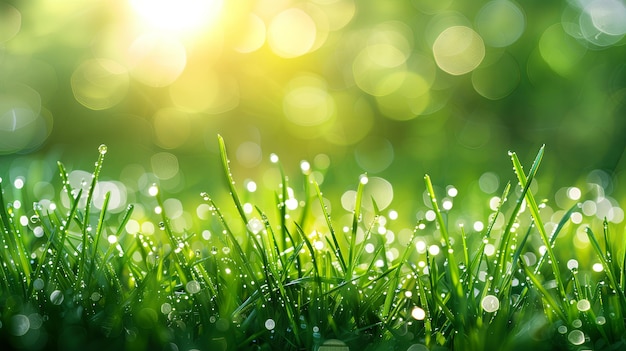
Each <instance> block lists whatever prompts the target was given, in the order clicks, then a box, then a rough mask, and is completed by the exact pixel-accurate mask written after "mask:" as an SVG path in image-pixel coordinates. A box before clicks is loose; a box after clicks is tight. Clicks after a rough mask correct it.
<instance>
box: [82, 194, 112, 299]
mask: <svg viewBox="0 0 626 351" xmlns="http://www.w3.org/2000/svg"><path fill="white" fill-rule="evenodd" d="M110 199H111V192H109V191H107V192H106V193H105V194H104V201H103V203H102V211H101V212H100V218H99V219H98V226H97V227H96V235H95V239H94V244H93V248H92V257H91V264H90V265H89V271H88V272H87V275H86V277H84V278H83V279H84V281H85V286H86V287H90V286H91V279H92V276H91V273H92V272H93V269H94V267H95V266H96V261H97V260H98V259H99V256H100V255H99V250H98V244H99V243H100V237H101V236H102V230H103V229H104V218H105V216H106V212H107V208H108V207H109V201H110ZM83 250H84V251H86V250H87V248H86V247H84V248H83ZM83 264H86V261H84V260H83ZM83 279H78V280H77V282H78V281H83Z"/></svg>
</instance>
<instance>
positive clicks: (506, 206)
mask: <svg viewBox="0 0 626 351" xmlns="http://www.w3.org/2000/svg"><path fill="white" fill-rule="evenodd" d="M219 145H220V151H221V159H222V162H223V165H222V168H223V170H224V176H225V179H226V184H227V185H226V188H227V190H228V191H229V192H230V195H231V198H232V200H233V202H234V211H232V212H228V213H225V211H223V210H222V209H220V207H219V206H218V204H216V203H215V202H214V201H213V200H212V198H211V197H210V196H209V195H208V194H206V193H202V194H201V197H202V199H203V201H205V202H206V204H208V205H209V206H210V208H211V211H212V214H213V216H212V219H213V220H212V221H211V223H210V224H207V225H210V226H211V228H212V229H213V230H214V231H216V230H215V228H219V230H217V232H218V233H219V234H218V235H213V237H212V238H211V239H210V240H205V239H203V238H199V237H198V235H196V234H195V232H194V231H192V230H190V231H187V232H183V233H178V232H175V231H174V230H173V229H172V226H171V225H170V221H169V219H168V214H167V213H165V211H163V208H164V206H163V200H162V196H163V194H161V193H159V191H158V190H159V189H158V187H156V186H154V187H152V188H151V189H150V194H151V195H153V196H154V198H155V200H156V203H157V208H158V209H160V211H157V212H160V218H158V219H155V223H157V225H158V228H159V229H160V230H159V231H158V232H157V233H155V234H153V235H142V234H141V233H132V234H131V233H129V232H127V230H126V224H127V222H128V220H129V219H130V218H131V216H132V212H133V206H132V205H129V206H128V208H127V210H126V211H125V212H123V213H122V214H121V215H112V214H111V213H108V211H107V208H108V203H109V196H110V195H109V194H107V195H105V196H104V202H103V204H102V206H99V207H100V208H102V210H99V211H96V208H95V206H94V204H93V202H94V195H93V194H94V189H95V186H96V184H97V182H98V177H99V173H100V169H101V167H102V164H103V160H104V156H105V154H106V147H104V146H102V147H101V148H100V150H99V151H100V155H99V158H98V161H97V162H96V168H95V170H94V172H93V178H92V179H91V182H90V184H88V185H89V186H85V187H84V188H85V189H88V190H86V192H87V194H86V196H85V194H83V190H80V189H78V190H77V189H73V188H72V187H71V186H70V182H69V181H68V176H67V171H66V169H65V167H64V166H63V165H62V164H61V163H59V171H60V175H61V182H63V187H64V191H65V192H66V193H67V196H68V198H69V200H70V201H69V204H70V205H69V206H68V208H66V209H65V208H64V209H61V208H56V207H53V208H50V207H49V206H48V207H46V208H44V206H42V205H40V204H39V203H37V202H35V203H34V204H33V208H32V210H31V209H28V211H30V212H28V211H27V210H26V209H25V207H26V206H15V203H16V202H15V200H16V199H17V200H20V203H22V204H25V203H26V200H27V199H23V198H21V195H20V192H19V191H15V192H14V198H9V194H6V193H4V192H2V191H0V203H1V204H2V208H0V230H1V231H2V233H0V240H1V242H0V244H1V245H2V246H3V248H2V249H1V250H0V262H1V263H2V266H1V267H0V275H1V276H0V340H1V342H2V345H4V346H5V347H9V348H14V349H24V350H39V349H49V348H58V349H63V350H79V349H80V350H83V349H126V350H145V349H166V350H192V349H198V350H239V349H250V350H274V349H279V348H280V349H286V350H318V349H319V350H331V349H332V350H339V349H341V350H345V349H346V348H345V347H349V349H351V350H409V351H424V350H445V349H456V350H488V349H495V350H504V349H508V350H514V349H522V348H527V347H534V348H537V349H545V350H552V349H563V350H587V349H594V350H600V349H607V350H612V349H614V350H617V349H623V348H624V347H626V342H625V341H624V340H626V338H625V337H626V325H625V323H624V316H625V314H626V297H625V296H624V285H625V284H626V279H625V274H626V271H625V270H624V268H625V266H626V263H625V260H626V256H625V254H624V248H623V247H621V246H616V245H615V243H616V240H614V239H612V237H611V236H612V235H613V234H612V232H611V231H610V227H609V225H608V223H607V222H606V221H605V222H604V223H600V229H599V230H598V229H593V230H592V228H591V227H589V228H587V232H586V233H587V236H588V239H589V243H590V250H589V252H588V254H590V255H594V256H593V259H592V260H591V261H596V262H598V264H601V265H602V268H603V269H602V272H594V271H592V270H591V268H590V267H578V265H577V264H576V265H572V264H570V263H569V262H568V259H570V258H571V255H572V253H571V252H569V251H570V250H568V249H567V248H566V249H565V250H559V247H558V246H557V245H555V243H556V239H557V237H559V236H568V235H569V236H571V234H572V233H571V232H572V231H574V229H573V226H572V225H570V224H569V219H570V217H571V215H572V214H573V213H574V212H576V211H578V208H579V207H578V206H573V207H572V208H571V209H570V210H569V211H564V215H563V217H562V219H561V220H560V222H558V224H557V225H555V226H551V227H550V228H551V230H550V232H548V230H547V229H546V228H547V226H546V225H544V222H543V219H542V216H541V215H540V209H541V206H542V205H541V203H538V201H537V199H535V197H534V195H533V193H532V192H531V191H530V185H531V183H532V182H533V179H534V178H535V175H536V173H537V170H538V167H539V164H540V162H541V159H542V156H543V148H542V149H541V150H540V151H539V153H538V155H537V157H536V159H535V160H534V162H533V163H532V166H531V167H530V169H529V171H528V173H525V171H524V170H523V169H522V166H521V164H520V161H519V160H518V157H517V156H516V155H515V154H514V153H511V154H510V157H511V160H512V164H513V167H514V170H515V175H516V178H517V182H518V184H517V185H515V186H511V185H507V186H506V187H505V189H504V191H503V193H502V196H501V197H500V199H501V201H500V205H499V206H498V207H497V210H496V211H495V213H493V214H492V215H491V216H490V217H489V218H490V220H489V222H488V225H487V226H486V227H485V229H484V230H483V231H482V233H480V234H475V235H466V233H465V230H464V228H463V227H457V228H451V227H450V225H449V222H450V216H451V214H450V213H449V211H447V210H443V209H441V208H440V203H439V202H438V200H437V188H436V187H433V185H432V182H431V180H430V178H429V177H428V176H426V177H425V178H424V180H425V188H426V190H427V193H428V195H429V197H430V202H431V208H432V211H434V214H435V217H436V218H435V219H434V220H433V221H428V220H423V221H420V222H418V223H416V226H415V230H414V231H413V238H412V239H410V240H409V241H408V242H407V243H405V244H404V245H401V246H400V247H399V249H397V253H398V254H397V255H389V254H388V250H389V249H390V247H389V245H390V244H389V243H387V242H386V240H385V239H384V238H385V237H384V236H381V235H379V233H378V229H379V228H380V227H381V223H384V222H385V216H384V214H383V213H381V211H379V210H378V208H377V206H376V203H375V202H374V206H373V207H374V211H373V213H371V214H364V213H363V210H362V206H361V203H362V201H363V200H364V199H363V194H364V192H363V190H364V188H365V187H367V177H362V178H361V181H360V182H359V183H358V188H357V191H356V200H355V207H354V208H355V210H354V212H353V213H352V221H351V225H349V226H347V227H345V228H342V229H341V230H338V229H336V224H334V223H335V222H334V221H333V219H332V218H331V216H330V215H329V212H328V210H327V208H326V206H325V203H324V199H323V197H322V193H321V191H320V189H319V186H318V185H317V184H316V183H315V182H314V181H313V177H312V176H311V175H310V174H305V175H304V181H303V184H304V195H303V196H304V197H305V200H303V201H302V202H301V203H300V206H298V208H297V209H296V210H293V209H290V208H288V206H287V205H286V201H287V199H288V198H289V196H288V193H287V189H288V184H287V181H288V179H287V177H285V176H284V175H283V177H282V183H283V184H282V186H281V187H280V188H279V189H281V190H280V191H279V192H278V193H276V194H275V199H276V201H275V203H276V207H275V208H272V209H271V212H269V213H266V212H264V211H265V210H264V209H262V208H258V207H257V208H252V209H250V208H245V207H246V205H249V204H244V203H243V202H242V201H241V199H240V197H239V195H238V192H237V189H236V186H235V183H234V181H233V178H232V176H231V174H230V169H229V161H228V158H227V155H226V149H225V145H224V142H223V140H222V139H221V138H220V139H219ZM0 185H4V184H3V183H1V182H0ZM5 188H6V187H5ZM5 190H6V189H5ZM85 199H86V200H85ZM229 206H230V204H229ZM314 208H316V210H317V213H321V216H323V218H322V221H323V222H325V227H324V228H323V229H321V228H315V229H316V230H315V231H313V224H311V223H313V222H314V220H315V218H312V217H313V213H316V211H313V209H314ZM457 211H460V210H458V209H457ZM30 213H33V214H32V215H28V214H30ZM294 218H295V219H294ZM498 218H504V219H505V220H504V225H495V224H496V221H497V219H498ZM233 221H238V222H240V225H239V226H237V228H244V229H243V230H241V231H239V230H237V231H235V230H232V229H231V228H234V226H233V225H232V223H233ZM317 222H318V223H319V221H317ZM594 230H596V231H597V232H598V233H601V234H600V235H598V234H596V233H595V232H594ZM311 233H312V234H311ZM423 237H434V238H437V241H438V245H437V247H439V248H440V249H441V250H440V252H439V253H437V252H433V251H432V250H420V249H419V248H417V247H416V244H418V245H417V246H419V243H423V242H422V241H418V239H419V238H423ZM197 241H202V245H200V246H198V245H194V243H196V242H197ZM372 244H373V245H372ZM198 247H201V249H198ZM494 249H495V250H494ZM529 253H530V254H532V255H529ZM532 257H536V259H531V258H532ZM587 261H590V259H587ZM331 339H338V340H341V341H342V342H343V343H344V344H345V345H346V346H340V345H335V346H330V345H324V343H325V342H327V341H328V340H331ZM3 349H4V348H3Z"/></svg>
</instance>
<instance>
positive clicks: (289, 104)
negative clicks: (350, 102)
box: [283, 75, 335, 127]
mask: <svg viewBox="0 0 626 351" xmlns="http://www.w3.org/2000/svg"><path fill="white" fill-rule="evenodd" d="M289 88H290V89H289V91H288V92H287V94H285V97H284V99H283V111H284V112H285V117H287V119H288V120H289V121H290V122H292V123H294V124H296V125H299V126H304V127H309V126H317V125H320V124H323V123H324V122H326V121H328V120H329V119H330V118H331V117H332V116H333V115H334V113H335V101H334V100H333V97H332V96H330V94H328V91H327V89H326V82H325V81H324V80H323V79H322V78H320V77H318V76H314V75H302V76H300V77H297V78H294V79H293V80H292V81H291V82H290V84H289Z"/></svg>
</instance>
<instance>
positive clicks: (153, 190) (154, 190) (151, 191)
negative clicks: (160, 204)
mask: <svg viewBox="0 0 626 351" xmlns="http://www.w3.org/2000/svg"><path fill="white" fill-rule="evenodd" d="M158 193H159V188H158V187H157V185H156V184H152V185H151V186H150V188H148V195H150V196H157V194H158Z"/></svg>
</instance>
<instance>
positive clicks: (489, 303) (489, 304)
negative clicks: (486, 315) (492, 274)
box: [480, 295, 500, 312]
mask: <svg viewBox="0 0 626 351" xmlns="http://www.w3.org/2000/svg"><path fill="white" fill-rule="evenodd" d="M480 305H481V306H482V307H483V309H484V310H485V312H495V311H497V310H498V309H499V308H500V300H498V298H497V297H496V296H494V295H487V296H485V297H484V298H483V300H482V301H481V303H480Z"/></svg>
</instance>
